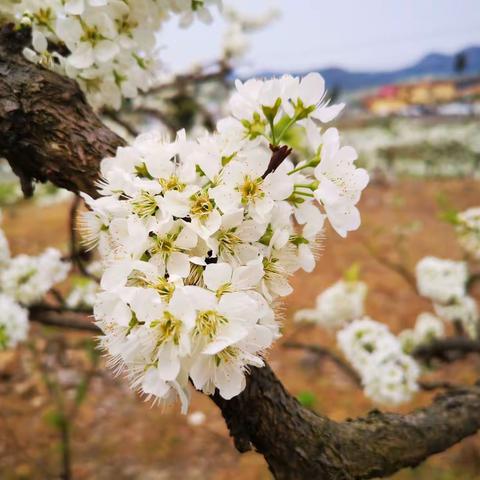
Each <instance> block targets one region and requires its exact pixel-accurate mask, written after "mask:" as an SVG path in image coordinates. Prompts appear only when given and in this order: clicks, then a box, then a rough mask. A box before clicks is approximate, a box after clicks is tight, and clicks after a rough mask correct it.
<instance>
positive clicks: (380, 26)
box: [160, 0, 480, 73]
mask: <svg viewBox="0 0 480 480" xmlns="http://www.w3.org/2000/svg"><path fill="white" fill-rule="evenodd" d="M230 3H231V4H234V5H236V6H238V8H239V9H240V10H241V11H245V12H248V13H254V12H262V11H264V10H265V9H267V8H268V7H269V6H272V5H274V6H276V7H277V8H279V10H280V12H281V17H280V18H279V19H278V20H276V21H275V22H274V23H272V24H271V25H270V26H268V27H266V28H265V29H263V30H262V31H261V32H258V33H255V34H252V35H251V36H250V38H251V49H250V51H249V53H248V55H247V56H246V58H245V59H243V61H242V64H241V71H242V72H243V73H255V72H259V71H266V70H273V71H278V72H288V71H304V70H308V69H318V68H324V67H328V66H337V67H344V68H348V69H351V70H368V71H380V70H392V69H396V68H400V67H404V66H408V65H410V64H412V63H414V62H416V61H417V60H419V59H420V58H422V57H423V56H424V55H426V54H428V53H432V52H439V53H454V52H456V51H458V50H460V49H462V48H464V47H467V46H472V45H479V46H480V0H276V1H275V0H235V1H232V0H230ZM215 17H216V18H215V21H214V22H213V24H211V25H208V26H206V25H202V24H199V23H196V24H195V25H194V26H193V27H190V28H188V29H185V30H182V29H180V28H178V26H177V22H176V21H174V20H172V21H171V22H170V23H169V24H168V25H167V26H166V29H165V31H164V33H163V35H162V36H161V37H160V42H161V43H162V44H163V45H164V46H165V48H164V50H163V53H162V59H163V61H164V62H165V63H166V64H167V66H168V67H170V69H171V70H173V71H179V70H180V71H181V70H184V69H186V68H188V66H189V65H191V64H192V63H205V62H209V61H212V60H215V59H216V58H218V56H219V52H220V49H221V47H220V45H221V39H222V34H223V32H224V30H225V23H224V21H222V19H221V18H220V17H219V16H217V15H216V16H215Z"/></svg>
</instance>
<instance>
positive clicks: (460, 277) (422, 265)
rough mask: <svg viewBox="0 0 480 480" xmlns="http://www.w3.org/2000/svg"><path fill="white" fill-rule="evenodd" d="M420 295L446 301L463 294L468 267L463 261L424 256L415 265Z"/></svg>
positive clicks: (442, 301) (441, 301)
mask: <svg viewBox="0 0 480 480" xmlns="http://www.w3.org/2000/svg"><path fill="white" fill-rule="evenodd" d="M416 277H417V288H418V291H419V293H420V295H423V296H424V297H428V298H430V299H432V300H433V301H434V302H438V303H448V302H450V301H452V300H455V299H459V298H461V297H463V296H464V295H465V285H466V283H467V279H468V268H467V264H466V263H465V262H455V261H453V260H443V259H440V258H436V257H425V258H423V259H422V260H420V261H419V262H418V263H417V266H416Z"/></svg>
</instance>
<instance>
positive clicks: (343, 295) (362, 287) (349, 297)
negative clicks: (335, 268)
mask: <svg viewBox="0 0 480 480" xmlns="http://www.w3.org/2000/svg"><path fill="white" fill-rule="evenodd" d="M366 294H367V285H366V284H365V283H364V282H361V281H347V280H339V281H338V282H336V283H334V284H333V285H332V286H331V287H329V288H327V289H326V290H324V291H323V292H322V293H320V294H319V295H318V296H317V299H316V301H315V308H313V309H302V310H298V311H297V312H295V315H294V321H297V322H302V321H304V322H311V323H316V324H318V325H320V326H322V327H324V328H332V329H338V328H341V327H342V326H344V325H346V324H348V323H350V322H352V321H353V320H356V319H358V318H361V317H362V316H363V315H364V304H365V296H366Z"/></svg>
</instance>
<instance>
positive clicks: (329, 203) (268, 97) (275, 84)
mask: <svg viewBox="0 0 480 480" xmlns="http://www.w3.org/2000/svg"><path fill="white" fill-rule="evenodd" d="M237 89H238V90H237V92H236V93H235V94H234V95H233V96H232V99H231V101H230V108H231V111H232V116H230V117H227V118H225V119H223V120H220V121H219V123H218V125H217V131H216V132H215V133H213V134H206V135H204V136H202V137H199V138H197V139H196V140H190V139H187V138H186V135H185V133H184V132H179V133H178V135H177V138H176V139H175V140H174V141H168V140H166V139H164V138H162V137H161V136H160V135H158V134H155V133H152V134H145V135H141V136H139V137H138V138H137V139H136V140H135V142H134V143H133V144H132V145H131V146H128V147H124V148H119V149H118V151H117V154H116V157H115V158H107V159H104V160H103V162H102V165H101V174H102V180H101V182H100V184H99V192H100V194H101V197H100V198H98V199H95V200H94V199H92V198H89V197H88V196H86V195H85V199H86V201H87V203H88V205H89V207H90V208H91V212H88V213H87V214H86V216H85V217H84V225H83V227H84V230H85V235H84V238H85V241H86V242H87V243H88V244H90V245H91V246H92V247H93V246H97V245H98V247H99V251H100V254H101V255H102V257H103V261H104V263H105V271H104V273H103V276H102V280H101V287H102V290H103V291H102V292H101V293H100V294H99V296H98V297H97V302H96V304H95V308H94V312H95V316H96V319H97V322H98V325H99V326H100V327H101V329H102V330H103V332H104V336H103V338H102V344H103V346H104V347H105V348H106V349H107V350H108V352H109V353H110V355H111V357H112V362H113V364H114V365H116V367H117V368H118V370H119V371H123V370H125V369H126V370H127V372H128V374H129V376H130V378H131V381H132V384H133V386H134V387H135V388H138V389H139V390H141V391H143V392H144V393H146V394H148V395H152V396H155V397H157V398H159V399H162V400H168V399H169V398H171V397H172V398H173V397H175V394H177V395H178V396H179V397H180V399H181V400H182V404H183V406H184V410H185V409H186V406H187V404H188V378H191V379H192V381H193V384H194V385H195V387H196V388H197V389H199V390H202V391H204V392H205V393H212V392H213V391H214V389H215V388H217V389H218V390H219V393H220V395H222V396H223V397H224V398H227V399H228V398H231V397H233V396H235V395H237V394H238V393H240V392H241V391H242V390H243V388H244V386H245V375H244V373H245V371H246V370H247V369H248V368H249V367H250V366H258V367H260V366H262V365H263V358H262V357H263V352H264V351H265V350H266V349H267V348H268V347H269V346H270V345H271V344H272V342H273V341H274V340H275V339H276V338H277V337H278V336H279V323H278V320H277V319H275V316H274V312H273V307H274V302H275V301H276V300H277V299H278V298H279V297H283V296H285V295H288V294H289V293H290V292H291V291H292V288H291V286H290V284H289V282H288V277H289V276H290V275H291V274H292V273H294V272H295V271H296V270H298V269H300V268H302V269H304V270H305V271H311V270H313V268H314V266H315V256H314V252H315V249H316V245H317V237H318V234H319V233H320V232H321V231H322V229H323V224H324V220H325V218H328V220H329V221H330V223H331V224H332V226H333V227H334V228H335V229H336V230H337V232H338V233H340V234H341V235H342V236H345V235H346V234H347V232H348V231H350V230H354V229H356V228H358V226H359V224H360V217H359V214H358V210H357V209H356V206H355V205H356V203H357V202H358V199H359V197H360V194H361V191H362V189H363V188H364V187H365V186H366V184H367V182H368V175H367V173H366V172H365V171H364V170H362V169H358V168H356V166H355V163H354V161H355V158H356V155H355V151H354V150H353V148H351V147H342V146H340V142H339V135H338V132H337V131H336V130H334V129H327V130H326V131H325V132H322V131H321V130H320V124H321V123H322V122H325V121H329V120H332V119H333V118H334V117H335V116H336V115H337V114H338V112H339V111H340V110H341V106H329V105H328V104H327V102H326V101H325V100H324V96H325V91H324V83H323V79H322V78H321V77H320V75H318V74H310V75H307V76H306V77H304V78H302V79H300V78H295V77H290V76H285V77H283V78H281V79H275V80H269V81H264V82H263V81H259V80H250V81H248V82H246V83H245V84H242V83H241V82H238V83H237ZM292 128H296V129H300V130H301V131H303V132H304V134H305V135H306V136H307V137H308V138H309V139H310V141H311V143H312V148H311V154H310V156H309V157H308V158H307V159H305V160H302V161H301V162H299V163H296V164H294V163H293V161H292V160H291V158H290V156H291V155H290V154H291V150H290V148H289V147H288V145H286V144H284V142H285V141H286V139H287V136H288V133H289V131H290V129H292Z"/></svg>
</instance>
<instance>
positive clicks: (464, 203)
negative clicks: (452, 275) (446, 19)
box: [0, 179, 480, 480]
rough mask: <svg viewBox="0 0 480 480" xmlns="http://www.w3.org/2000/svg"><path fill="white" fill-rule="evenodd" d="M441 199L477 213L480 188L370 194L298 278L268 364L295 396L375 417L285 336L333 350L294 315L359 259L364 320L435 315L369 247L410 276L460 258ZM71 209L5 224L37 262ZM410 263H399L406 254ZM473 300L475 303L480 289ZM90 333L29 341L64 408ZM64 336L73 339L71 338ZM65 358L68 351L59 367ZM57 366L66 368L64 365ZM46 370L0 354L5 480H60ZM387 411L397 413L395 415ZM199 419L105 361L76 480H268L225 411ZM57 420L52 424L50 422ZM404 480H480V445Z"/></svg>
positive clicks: (455, 183)
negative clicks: (238, 440)
mask: <svg viewBox="0 0 480 480" xmlns="http://www.w3.org/2000/svg"><path fill="white" fill-rule="evenodd" d="M439 196H441V197H443V199H444V201H445V199H446V201H447V202H450V204H451V206H452V207H454V208H456V209H458V210H461V209H465V208H468V207H473V206H478V205H479V204H480V193H479V185H478V182H475V181H473V180H468V179H463V180H420V179H419V180H412V179H409V180H397V181H394V182H389V183H386V182H383V183H380V182H377V183H373V184H372V185H371V186H369V187H368V188H367V190H366V192H365V193H364V197H363V198H362V201H361V204H360V211H361V213H362V219H363V223H362V226H361V228H360V230H359V231H357V232H355V233H353V234H350V235H349V237H348V238H347V239H346V240H342V239H340V238H339V237H338V236H337V235H336V234H335V233H334V232H333V231H332V230H331V229H330V228H328V230H327V232H326V239H325V241H324V242H323V246H322V253H321V257H320V260H319V262H318V264H317V268H316V270H315V272H314V273H312V274H306V273H303V272H302V273H299V274H297V275H296V276H295V277H294V278H293V281H292V284H293V286H294V289H295V290H294V293H293V294H292V295H290V296H289V297H287V298H286V299H285V302H284V307H283V308H282V310H281V312H282V315H283V316H284V318H285V320H284V338H283V339H282V340H280V341H279V342H277V343H276V344H275V346H274V348H273V349H272V351H271V352H270V353H269V356H268V358H269V362H270V364H271V366H272V367H273V369H274V370H275V372H276V373H277V375H278V376H279V377H280V379H281V380H282V381H283V383H284V385H285V386H286V387H287V389H288V390H289V391H290V392H292V393H293V394H295V395H297V396H299V398H301V399H302V401H303V402H304V403H307V404H308V405H309V406H310V407H311V408H313V409H314V410H316V411H318V412H321V413H323V414H326V415H329V416H330V417H332V418H333V419H336V420H342V419H345V418H347V417H355V416H358V415H363V414H365V413H367V412H368V411H369V410H371V409H372V408H375V405H373V404H372V403H371V402H370V401H369V400H368V399H366V398H365V397H364V395H363V393H362V392H361V390H359V389H358V388H357V387H356V386H355V385H354V384H353V382H352V381H351V380H350V379H349V378H348V377H347V376H346V375H345V374H344V373H343V372H342V371H340V370H339V369H338V367H336V366H335V365H334V364H332V363H330V362H329V361H328V360H321V361H319V360H318V359H317V358H315V357H312V356H309V355H306V354H305V353H303V352H298V351H293V350H287V349H284V348H282V343H283V342H284V340H285V339H292V338H295V340H299V341H304V342H308V343H318V344H320V345H323V346H330V347H334V345H335V341H334V335H333V334H329V333H328V332H325V331H323V330H321V329H320V328H319V327H307V328H305V327H299V326H298V325H294V324H293V322H292V320H291V318H292V316H293V313H294V312H295V311H296V310H297V309H299V308H310V307H311V306H313V303H314V301H315V297H316V295H317V294H318V293H319V292H320V291H322V290H323V289H324V288H326V287H327V286H329V285H331V284H332V283H333V282H335V281H336V280H338V279H339V277H341V275H342V273H343V272H344V271H345V270H347V269H348V268H349V267H350V266H351V265H352V264H353V263H354V262H358V263H359V264H360V266H361V277H362V279H363V280H364V281H366V282H367V284H368V286H369V294H368V297H367V307H366V311H367V314H368V315H369V316H371V317H372V318H374V319H376V320H379V321H383V322H385V323H387V324H388V325H389V326H390V328H391V329H392V330H393V331H394V332H396V333H397V332H399V331H401V330H402V329H404V328H407V327H410V326H412V325H413V323H414V322H415V318H416V316H417V315H418V314H419V313H421V312H423V311H432V307H431V303H430V302H429V301H427V300H425V299H422V298H420V297H419V296H418V294H417V293H416V292H415V291H414V290H413V289H412V287H411V286H410V285H409V284H408V282H407V281H406V280H405V278H403V277H402V275H400V274H399V273H397V272H396V271H394V270H393V269H392V268H390V267H387V266H385V265H384V263H383V262H381V261H378V260H377V259H375V258H374V257H373V256H372V254H371V253H369V249H368V248H367V246H366V242H367V240H368V243H369V245H370V250H371V249H372V248H373V249H374V250H375V251H378V252H379V253H381V255H382V256H386V257H388V258H389V259H390V260H391V261H393V262H401V263H402V265H404V266H405V267H406V268H407V269H408V270H409V271H411V272H413V270H414V266H415V263H416V262H417V261H418V260H419V259H420V258H422V257H423V256H425V255H435V256H438V257H445V258H452V259H460V258H461V255H462V254H461V251H460V248H459V247H458V245H457V243H456V240H455V235H454V232H453V229H452V227H451V226H450V225H448V224H446V223H445V222H443V221H441V220H440V219H439V214H440V208H439V206H438V203H439V202H438V199H439ZM68 211H69V204H68V202H67V203H65V204H59V205H56V206H49V207H39V206H36V205H34V204H32V203H29V202H21V203H19V204H17V205H15V206H12V207H9V208H6V209H4V223H3V226H4V228H5V231H6V233H7V236H8V238H9V240H10V244H11V247H12V250H13V253H14V254H17V253H36V252H40V251H41V250H42V249H44V248H46V247H48V246H56V247H59V248H61V249H62V250H63V251H67V248H68V239H69V236H68ZM399 251H401V252H402V254H401V255H399V254H398V252H399ZM474 295H475V296H476V298H477V299H478V298H479V296H480V288H478V286H477V291H476V292H474ZM88 337H89V336H88V334H81V333H75V332H69V333H65V332H63V331H59V330H55V329H51V328H49V329H48V328H45V327H41V326H39V325H32V329H31V333H30V339H31V340H34V341H35V348H36V349H37V351H40V352H41V355H40V357H41V359H42V360H41V361H42V362H43V363H45V364H46V368H47V369H48V370H49V371H50V372H52V373H53V372H57V373H56V376H57V377H58V378H57V380H56V381H57V382H58V385H59V386H60V387H61V388H62V390H63V391H64V392H65V400H66V401H69V397H71V396H72V395H74V394H75V392H76V391H77V390H78V389H77V388H76V386H77V385H78V383H79V381H80V380H79V379H80V377H81V375H80V374H81V372H82V371H84V370H85V369H86V368H88V367H87V366H86V365H87V361H86V354H85V351H84V350H82V349H79V348H78V345H79V343H81V340H82V339H84V338H88ZM62 339H65V340H64V341H63V340H62ZM58 349H63V350H62V351H64V354H62V355H60V357H62V358H61V360H60V361H58V357H59V355H58ZM56 362H58V363H59V364H57V363H56ZM36 363H37V361H34V358H33V356H32V354H31V352H30V351H29V350H28V348H27V347H26V346H24V347H22V348H20V349H18V350H17V351H16V352H8V353H2V354H0V405H1V408H0V478H1V479H2V480H4V479H5V480H10V479H32V480H36V479H39V480H40V479H42V480H43V479H49V478H57V477H58V472H59V465H60V457H61V444H60V443H59V433H58V425H57V424H56V422H55V416H52V412H53V407H52V401H51V396H50V395H49V393H48V391H47V387H46V385H45V381H44V378H42V375H41V374H40V373H39V370H38V365H36ZM479 373H480V359H479V358H478V357H477V356H474V355H472V356H470V357H468V358H467V359H466V360H464V361H461V362H458V363H455V364H451V365H447V366H444V367H442V368H441V369H439V370H437V371H435V372H433V373H431V374H428V375H425V376H424V379H428V380H435V379H436V380H438V379H446V380H449V381H452V382H455V383H462V382H463V383H473V382H474V381H475V380H476V378H478V377H479ZM432 395H434V394H433V393H420V394H418V395H417V396H416V397H415V399H414V401H413V402H412V403H411V404H409V405H406V406H402V407H401V408H399V409H396V410H397V411H402V412H405V411H408V410H410V409H412V408H414V407H418V406H421V405H425V404H427V403H428V402H429V401H430V399H431V397H432ZM389 410H395V409H394V408H390V409H389ZM196 411H201V412H203V413H204V414H205V416H206V420H205V422H204V423H203V424H201V425H197V426H196V425H191V424H190V423H189V421H188V417H185V416H182V415H181V414H180V413H179V406H178V405H174V406H173V407H169V408H166V409H165V408H162V407H159V406H152V405H151V404H150V403H145V402H144V401H142V399H141V398H139V397H138V396H137V395H136V394H135V393H134V392H132V391H130V389H129V387H128V385H127V382H126V381H124V380H123V379H122V378H114V376H113V374H112V373H111V371H109V370H107V369H106V368H105V367H104V361H103V360H102V361H101V364H100V367H99V368H98V371H97V373H96V374H95V375H94V377H93V380H92V382H91V385H90V388H89V390H88V392H87V397H86V399H85V401H84V402H83V404H82V405H81V406H80V408H79V411H78V415H77V416H76V418H75V420H74V422H73V425H72V427H71V439H72V442H71V447H70V448H71V454H72V467H73V478H75V479H78V480H81V479H99V480H104V479H105V480H108V479H113V478H115V479H116V480H124V479H125V480H127V479H128V480H130V479H131V480H133V479H142V480H163V479H165V480H167V479H169V480H170V479H172V480H176V479H182V480H194V479H202V480H203V479H206V480H224V479H225V480H226V479H231V478H234V479H245V480H247V479H248V480H262V479H268V478H270V475H269V473H268V470H267V467H266V464H265V461H264V460H263V458H262V457H261V456H260V455H258V454H256V453H254V452H251V453H248V454H243V455H240V454H238V453H237V452H236V451H235V449H234V447H233V443H232V441H231V439H230V438H229V435H228V432H227V429H226V426H225V424H224V421H223V419H222V417H221V414H220V411H219V410H218V409H217V408H216V407H215V406H214V405H213V403H212V402H211V401H210V400H209V399H208V398H207V397H205V396H204V395H202V394H200V393H193V397H192V403H191V406H190V413H193V412H196ZM52 419H53V420H52ZM392 478H394V479H395V480H410V479H412V480H413V479H415V480H427V479H428V480H432V479H435V480H453V479H455V480H476V479H480V438H479V437H478V435H477V436H474V437H471V438H468V439H466V440H464V441H463V442H461V443H460V444H458V445H456V446H455V447H454V448H451V449H450V450H448V451H447V452H445V453H442V454H439V455H436V456H433V457H431V458H430V459H429V460H428V461H427V462H425V463H424V464H423V465H421V466H420V467H418V468H417V469H415V470H408V471H407V470H405V471H402V472H400V473H398V474H396V475H395V476H394V477H392Z"/></svg>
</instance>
